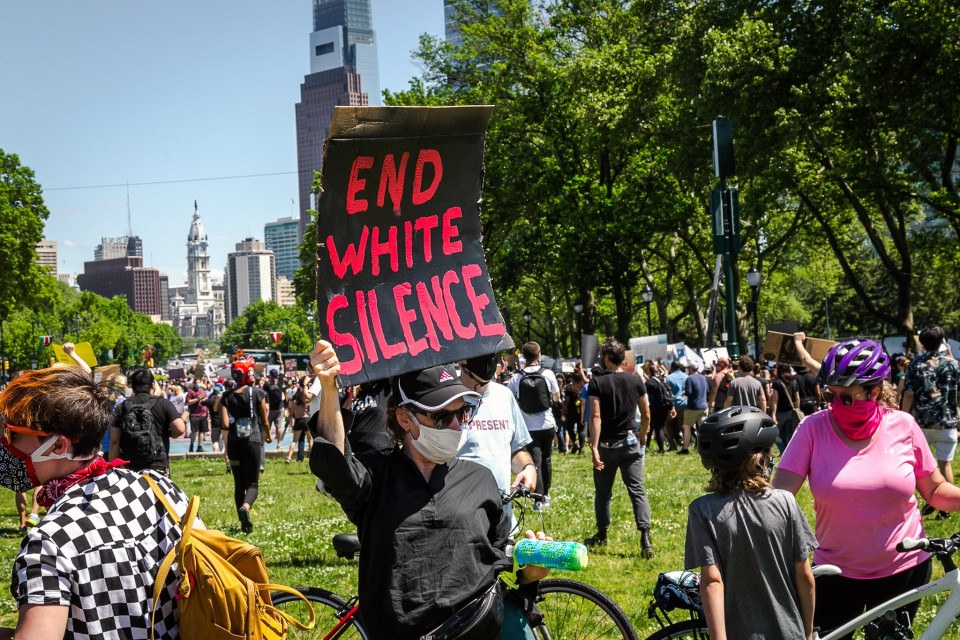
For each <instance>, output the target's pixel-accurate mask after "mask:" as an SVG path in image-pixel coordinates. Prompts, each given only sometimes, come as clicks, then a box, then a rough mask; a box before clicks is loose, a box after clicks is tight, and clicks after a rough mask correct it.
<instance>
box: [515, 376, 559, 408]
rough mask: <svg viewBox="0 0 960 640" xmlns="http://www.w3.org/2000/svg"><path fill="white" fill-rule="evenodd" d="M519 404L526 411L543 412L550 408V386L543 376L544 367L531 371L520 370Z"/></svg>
mask: <svg viewBox="0 0 960 640" xmlns="http://www.w3.org/2000/svg"><path fill="white" fill-rule="evenodd" d="M517 404H519V405H520V409H521V410H522V411H523V412H524V413H543V412H544V411H547V410H548V409H550V406H551V398H550V387H549V386H548V385H547V379H546V378H544V377H543V367H540V368H538V369H537V370H536V371H531V372H529V373H528V372H526V371H521V372H520V385H519V391H518V392H517Z"/></svg>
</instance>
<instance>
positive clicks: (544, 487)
mask: <svg viewBox="0 0 960 640" xmlns="http://www.w3.org/2000/svg"><path fill="white" fill-rule="evenodd" d="M553 435H554V430H553V429H540V430H538V431H531V432H530V437H531V438H533V442H531V443H530V444H528V445H527V449H528V450H529V451H530V457H531V458H533V464H534V465H535V466H536V467H537V493H539V494H540V495H544V496H548V495H550V485H551V484H552V483H553V458H552V457H551V456H552V454H553Z"/></svg>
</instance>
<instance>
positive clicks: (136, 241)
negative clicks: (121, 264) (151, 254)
mask: <svg viewBox="0 0 960 640" xmlns="http://www.w3.org/2000/svg"><path fill="white" fill-rule="evenodd" d="M133 257H140V258H142V257H143V240H141V239H140V236H132V235H127V236H120V237H119V238H103V239H102V240H101V242H100V244H98V245H97V248H96V249H94V250H93V259H94V260H113V259H115V258H133Z"/></svg>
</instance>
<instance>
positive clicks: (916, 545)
mask: <svg viewBox="0 0 960 640" xmlns="http://www.w3.org/2000/svg"><path fill="white" fill-rule="evenodd" d="M929 548H930V538H920V539H917V538H904V539H903V540H902V541H900V542H898V543H897V551H899V552H900V553H903V552H905V551H913V550H914V549H922V550H924V551H926V550H928V549H929Z"/></svg>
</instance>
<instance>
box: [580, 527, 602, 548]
mask: <svg viewBox="0 0 960 640" xmlns="http://www.w3.org/2000/svg"><path fill="white" fill-rule="evenodd" d="M583 544H585V545H586V546H588V547H605V546H607V534H606V532H600V531H597V532H596V533H595V534H593V535H592V536H590V537H589V538H586V539H585V540H584V541H583Z"/></svg>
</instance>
